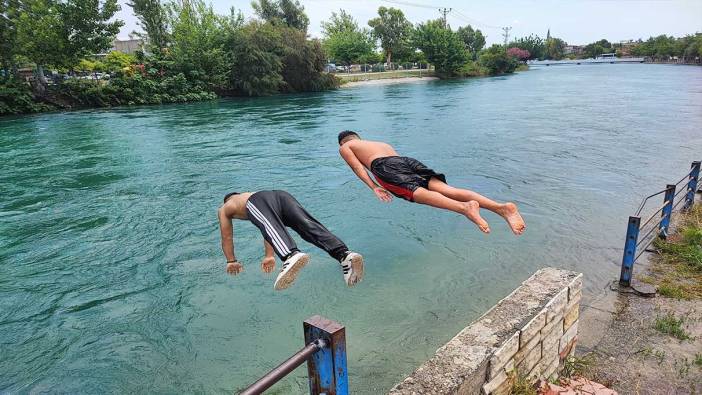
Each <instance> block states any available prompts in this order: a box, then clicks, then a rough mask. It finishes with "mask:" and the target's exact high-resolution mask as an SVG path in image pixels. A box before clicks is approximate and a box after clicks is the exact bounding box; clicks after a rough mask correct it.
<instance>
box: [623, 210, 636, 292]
mask: <svg viewBox="0 0 702 395" xmlns="http://www.w3.org/2000/svg"><path fill="white" fill-rule="evenodd" d="M640 224H641V218H640V217H629V225H628V226H627V228H626V241H625V242H624V257H623V258H622V272H621V274H620V275H619V284H621V285H623V286H625V287H628V286H629V285H630V284H631V273H632V271H633V270H634V260H635V259H636V243H637V242H638V240H639V225H640Z"/></svg>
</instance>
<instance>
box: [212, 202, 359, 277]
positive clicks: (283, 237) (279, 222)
mask: <svg viewBox="0 0 702 395" xmlns="http://www.w3.org/2000/svg"><path fill="white" fill-rule="evenodd" d="M217 213H218V216H219V227H220V232H221V235H222V251H223V252H224V256H225V257H226V258H227V273H230V274H239V272H241V271H242V270H243V269H244V267H243V265H242V264H241V262H239V261H238V260H237V259H236V256H235V255H234V239H233V237H234V229H233V226H232V220H233V219H240V220H248V221H251V223H253V224H254V225H256V227H257V228H258V229H259V230H260V231H261V234H262V235H263V239H264V242H263V245H264V250H265V258H263V261H262V262H261V270H263V272H264V273H270V272H272V271H273V269H274V268H275V258H274V257H273V252H275V253H276V255H278V257H279V258H280V260H281V261H283V267H282V269H281V270H280V273H279V274H278V277H277V278H276V279H275V284H274V285H273V288H275V289H276V290H281V289H285V288H287V287H289V286H290V285H291V284H292V283H293V282H294V281H295V278H296V277H297V274H298V273H299V271H300V269H302V268H303V267H304V266H305V265H306V264H307V262H309V260H310V256H309V255H308V254H305V253H302V252H300V250H298V248H297V245H296V244H295V241H294V240H293V239H292V237H290V234H289V233H288V231H287V229H286V226H287V227H290V228H292V229H293V230H295V232H297V234H299V235H300V236H301V237H302V238H303V239H305V240H306V241H308V242H310V243H312V244H314V245H315V246H317V247H319V248H321V249H323V250H324V251H326V252H327V253H328V254H329V255H331V256H332V258H334V259H336V260H337V261H339V264H340V265H341V270H342V272H343V274H344V281H345V282H346V285H348V286H349V287H352V286H354V285H355V284H356V283H358V282H359V281H361V279H363V257H362V256H361V255H360V254H357V253H355V252H351V251H349V249H348V248H347V247H346V245H345V244H344V242H342V241H341V240H339V238H338V237H336V236H334V235H333V234H332V233H331V232H329V230H327V228H325V227H324V225H322V224H320V223H319V221H317V220H316V219H314V218H313V217H312V216H311V215H310V214H309V213H308V212H307V211H306V210H305V209H304V208H303V207H302V206H301V205H300V203H299V202H298V201H297V200H296V199H295V198H294V197H292V195H290V194H289V193H287V192H285V191H260V192H254V193H251V192H242V193H238V192H232V193H229V194H227V195H226V196H225V197H224V204H223V205H222V206H221V207H220V208H219V210H218V211H217Z"/></svg>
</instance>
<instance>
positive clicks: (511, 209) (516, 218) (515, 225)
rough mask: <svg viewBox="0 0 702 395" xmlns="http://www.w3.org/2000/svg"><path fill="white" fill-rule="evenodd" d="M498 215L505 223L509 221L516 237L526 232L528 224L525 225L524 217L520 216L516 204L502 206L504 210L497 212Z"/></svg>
mask: <svg viewBox="0 0 702 395" xmlns="http://www.w3.org/2000/svg"><path fill="white" fill-rule="evenodd" d="M497 213H498V214H499V215H500V216H501V217H502V218H504V219H505V221H507V223H508V224H509V227H510V228H512V232H514V234H515V235H521V234H522V233H524V231H525V230H526V224H525V223H524V219H522V216H521V215H520V214H519V210H517V205H516V204H514V203H505V204H503V205H502V208H500V209H499V210H497Z"/></svg>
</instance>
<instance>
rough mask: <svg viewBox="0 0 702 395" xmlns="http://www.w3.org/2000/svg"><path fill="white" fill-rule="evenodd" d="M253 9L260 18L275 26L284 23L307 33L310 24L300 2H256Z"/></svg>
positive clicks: (279, 0) (280, 0)
mask: <svg viewBox="0 0 702 395" xmlns="http://www.w3.org/2000/svg"><path fill="white" fill-rule="evenodd" d="M251 7H252V8H253V9H254V12H255V13H256V15H258V17H259V18H261V19H263V20H264V21H266V22H270V23H272V24H274V25H276V24H281V23H282V24H284V25H287V26H290V27H292V28H295V29H299V30H302V31H305V32H306V31H307V26H308V25H309V24H310V19H309V18H308V17H307V14H305V7H303V6H302V4H300V2H299V1H298V0H294V1H293V0H254V1H252V2H251Z"/></svg>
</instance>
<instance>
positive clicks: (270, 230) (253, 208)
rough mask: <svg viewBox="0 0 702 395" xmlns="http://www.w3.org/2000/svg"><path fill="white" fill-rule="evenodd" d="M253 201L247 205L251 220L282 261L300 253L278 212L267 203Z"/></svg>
mask: <svg viewBox="0 0 702 395" xmlns="http://www.w3.org/2000/svg"><path fill="white" fill-rule="evenodd" d="M254 196H255V195H254ZM252 198H253V197H252ZM252 200H253V199H249V201H248V202H247V203H246V209H247V211H248V213H247V214H248V216H249V220H250V221H251V223H253V224H254V225H256V227H257V228H258V229H259V230H260V231H261V234H262V235H263V238H264V239H266V241H267V242H268V243H269V244H270V245H271V246H272V247H273V250H275V253H276V255H278V257H279V258H280V260H282V261H285V259H286V258H288V257H289V256H290V255H292V254H293V253H295V252H297V251H299V250H298V249H297V244H295V240H293V239H292V237H290V233H288V230H287V229H286V228H285V225H284V224H283V221H282V218H281V216H280V214H279V213H278V211H277V210H275V209H274V208H273V207H271V206H270V205H269V204H266V203H267V202H264V201H260V200H258V201H257V200H254V201H252Z"/></svg>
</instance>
